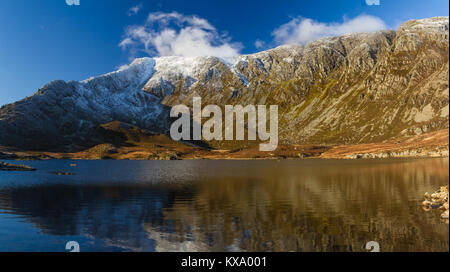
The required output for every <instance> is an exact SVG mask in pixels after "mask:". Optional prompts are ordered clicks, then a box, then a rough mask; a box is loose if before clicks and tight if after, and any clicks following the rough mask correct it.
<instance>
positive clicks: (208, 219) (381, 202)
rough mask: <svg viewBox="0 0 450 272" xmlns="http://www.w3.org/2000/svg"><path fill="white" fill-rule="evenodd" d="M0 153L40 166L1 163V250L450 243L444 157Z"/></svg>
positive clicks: (390, 247) (423, 246)
mask: <svg viewBox="0 0 450 272" xmlns="http://www.w3.org/2000/svg"><path fill="white" fill-rule="evenodd" d="M6 162H9V163H23V164H27V165H29V166H32V167H35V168H37V169H38V171H36V172H0V251H51V252H53V251H62V252H64V251H66V249H65V246H66V243H67V242H68V241H76V242H78V243H79V245H80V250H81V251H202V252H203V251H301V252H311V251H312V252H316V251H319V252H335V251H339V252H340V251H345V252H347V251H366V250H365V245H366V243H367V242H369V241H376V242H378V243H379V244H380V246H381V251H445V252H448V249H449V226H448V220H447V221H443V220H442V219H440V213H439V212H437V211H431V212H425V211H424V210H423V209H422V207H421V202H422V200H423V194H424V193H425V192H427V191H428V192H432V191H435V190H437V189H438V188H439V187H440V186H442V185H445V184H448V178H449V160H448V158H444V159H380V160H319V159H317V160H315V159H312V160H282V161H276V160H271V161H254V160H253V161H206V160H198V161H68V160H50V161H31V162H13V161H6ZM71 164H76V166H73V167H72V166H71ZM58 171H63V172H73V173H75V174H76V175H73V176H58V175H55V174H54V172H58Z"/></svg>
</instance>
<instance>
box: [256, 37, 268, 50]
mask: <svg viewBox="0 0 450 272" xmlns="http://www.w3.org/2000/svg"><path fill="white" fill-rule="evenodd" d="M255 47H256V49H263V48H264V47H266V43H265V42H264V41H262V40H260V39H257V40H256V41H255Z"/></svg>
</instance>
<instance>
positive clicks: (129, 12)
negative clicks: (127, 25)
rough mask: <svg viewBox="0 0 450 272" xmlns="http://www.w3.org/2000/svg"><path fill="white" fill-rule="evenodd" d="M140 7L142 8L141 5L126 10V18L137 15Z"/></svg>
mask: <svg viewBox="0 0 450 272" xmlns="http://www.w3.org/2000/svg"><path fill="white" fill-rule="evenodd" d="M142 7H143V5H142V3H141V4H139V5H137V6H134V7H131V8H130V9H129V10H128V12H127V15H128V16H133V15H136V14H138V13H139V11H140V10H141V9H142Z"/></svg>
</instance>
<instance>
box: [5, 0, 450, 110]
mask: <svg viewBox="0 0 450 272" xmlns="http://www.w3.org/2000/svg"><path fill="white" fill-rule="evenodd" d="M380 2H381V4H380V5H379V6H368V5H366V3H365V1H364V0H348V1H337V0H334V1H331V0H315V1H300V0H292V1H291V0H279V1H271V2H268V1H267V2H266V1H253V0H251V1H244V0H238V1H237V0H226V1H212V0H209V1H206V0H205V1H183V0H175V1H164V0H156V1H151V0H128V1H127V0H80V5H79V6H68V5H67V4H66V0H33V1H30V0H3V1H2V3H1V6H0V37H1V40H0V105H3V104H6V103H10V102H14V101H16V100H19V99H22V98H24V97H25V96H28V95H31V94H33V93H34V92H35V91H36V90H37V89H39V88H40V87H41V86H43V85H44V84H45V83H47V82H49V81H52V80H54V79H63V80H82V79H86V78H88V77H91V76H94V75H99V74H103V73H107V72H110V71H113V70H115V69H117V67H119V66H121V65H124V64H126V63H129V61H130V60H131V59H132V58H134V57H141V56H146V55H149V54H150V55H152V56H154V55H170V54H178V55H185V54H188V55H187V56H189V54H190V53H192V52H193V51H195V50H190V47H189V46H191V47H193V48H195V49H196V48H200V49H199V50H200V51H199V52H194V53H196V54H197V53H198V54H202V53H205V52H206V53H210V52H211V54H219V56H222V55H220V54H225V55H224V56H223V57H226V56H228V55H230V54H233V53H253V52H257V51H260V50H262V49H266V48H270V47H273V46H276V45H279V44H282V43H286V42H289V43H292V42H303V41H305V42H306V41H308V40H310V39H313V38H316V37H320V35H323V34H324V33H325V34H327V33H328V34H329V33H336V34H340V31H345V30H347V29H356V30H360V29H361V27H362V30H365V28H364V27H367V25H370V26H371V27H376V28H380V27H384V28H396V27H398V25H399V24H400V23H401V22H404V21H406V20H409V19H420V18H426V17H433V16H448V10H449V2H448V1H446V0H428V1H421V0H380ZM132 7H137V8H136V9H134V11H135V12H132V11H131V10H130V8H132ZM174 12H176V13H174ZM149 14H153V15H154V16H153V17H152V18H153V19H151V20H149V19H148V18H149ZM361 16H362V17H361ZM355 18H357V19H356V20H355ZM358 18H359V19H358ZM164 20H165V21H164ZM346 22H347V23H346ZM330 23H335V24H333V25H330ZM309 25H312V26H314V27H315V29H319V30H317V31H318V32H313V33H305V31H304V29H305V26H306V28H308V26H309ZM302 26H303V28H302ZM311 29H312V28H311ZM369 30H371V29H370V27H369ZM170 31H172V32H170ZM173 31H175V32H173ZM163 33H166V34H168V35H163ZM169 34H170V35H169ZM190 35H197V36H195V37H194V38H192V37H190ZM127 38H128V40H127ZM161 38H162V40H163V41H162V42H161V43H159V44H157V42H156V41H159V40H161ZM170 39H172V40H170ZM146 41H147V42H150V46H148V44H147V46H145V45H144V43H145V42H146ZM256 41H258V42H256ZM197 42H200V44H197ZM121 43H122V46H119V44H121ZM168 48H169V49H168Z"/></svg>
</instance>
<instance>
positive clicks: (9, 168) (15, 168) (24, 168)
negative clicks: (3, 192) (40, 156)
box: [0, 161, 36, 171]
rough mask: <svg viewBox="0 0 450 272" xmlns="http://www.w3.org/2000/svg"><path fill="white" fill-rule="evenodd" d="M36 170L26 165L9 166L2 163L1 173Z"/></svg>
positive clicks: (0, 165)
mask: <svg viewBox="0 0 450 272" xmlns="http://www.w3.org/2000/svg"><path fill="white" fill-rule="evenodd" d="M35 170H36V169H35V168H32V167H29V166H26V165H16V164H9V163H5V162H1V161H0V171H35Z"/></svg>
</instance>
